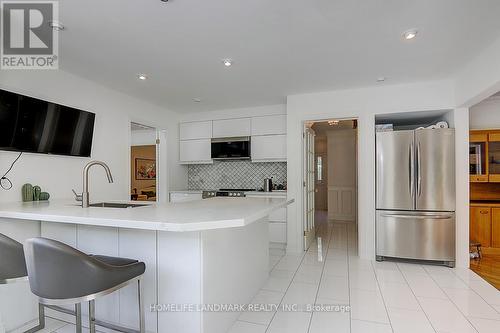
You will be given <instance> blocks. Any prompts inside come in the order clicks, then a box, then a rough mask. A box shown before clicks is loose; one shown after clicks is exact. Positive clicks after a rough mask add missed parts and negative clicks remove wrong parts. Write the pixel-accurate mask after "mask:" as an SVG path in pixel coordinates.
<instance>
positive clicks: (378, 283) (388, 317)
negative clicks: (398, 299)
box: [370, 261, 394, 332]
mask: <svg viewBox="0 0 500 333" xmlns="http://www.w3.org/2000/svg"><path fill="white" fill-rule="evenodd" d="M370 263H371V266H372V269H373V273H374V274H375V281H377V288H378V291H379V293H380V297H382V303H384V308H385V313H386V315H387V319H388V320H389V326H391V331H392V332H394V327H392V321H391V316H389V311H388V310H387V304H386V303H385V297H384V295H383V294H382V288H380V282H379V281H378V275H377V270H376V268H375V266H374V265H373V262H372V261H370Z"/></svg>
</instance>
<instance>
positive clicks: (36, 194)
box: [33, 185, 42, 201]
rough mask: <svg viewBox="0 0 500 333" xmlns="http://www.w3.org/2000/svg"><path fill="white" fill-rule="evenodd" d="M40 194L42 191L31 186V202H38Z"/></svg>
mask: <svg viewBox="0 0 500 333" xmlns="http://www.w3.org/2000/svg"><path fill="white" fill-rule="evenodd" d="M40 193H42V189H41V188H40V186H38V185H35V186H33V201H38V200H40Z"/></svg>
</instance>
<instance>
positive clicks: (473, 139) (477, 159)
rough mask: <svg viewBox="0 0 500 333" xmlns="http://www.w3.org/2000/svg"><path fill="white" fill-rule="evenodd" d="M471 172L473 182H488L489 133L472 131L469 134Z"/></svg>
mask: <svg viewBox="0 0 500 333" xmlns="http://www.w3.org/2000/svg"><path fill="white" fill-rule="evenodd" d="M469 141H470V142H469V174H470V182H471V183H487V182H488V144H487V142H488V134H487V133H484V132H477V131H471V132H470V135H469Z"/></svg>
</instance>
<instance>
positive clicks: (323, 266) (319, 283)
mask: <svg viewBox="0 0 500 333" xmlns="http://www.w3.org/2000/svg"><path fill="white" fill-rule="evenodd" d="M328 229H329V228H328V221H327V222H326V233H327V237H328V241H327V244H326V251H325V252H326V253H325V254H324V255H323V256H322V257H323V258H324V259H323V265H322V266H321V274H320V277H319V282H318V288H317V289H316V297H315V298H314V304H313V305H316V302H317V301H318V294H319V288H320V286H321V280H322V279H323V273H324V272H325V264H326V257H327V255H328V251H330V241H331V234H330V232H329V230H328ZM317 238H321V237H317ZM317 238H316V241H318V240H317ZM321 246H323V245H321ZM321 250H323V249H321ZM313 316H314V311H313V312H312V313H311V317H310V318H309V325H307V333H309V331H310V330H311V324H312V320H313Z"/></svg>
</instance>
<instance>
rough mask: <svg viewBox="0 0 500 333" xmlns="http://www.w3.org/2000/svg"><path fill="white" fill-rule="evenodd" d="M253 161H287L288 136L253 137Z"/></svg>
mask: <svg viewBox="0 0 500 333" xmlns="http://www.w3.org/2000/svg"><path fill="white" fill-rule="evenodd" d="M251 144H252V150H251V155H252V161H253V162H274V161H286V134H281V135H258V136H252V143H251Z"/></svg>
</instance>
